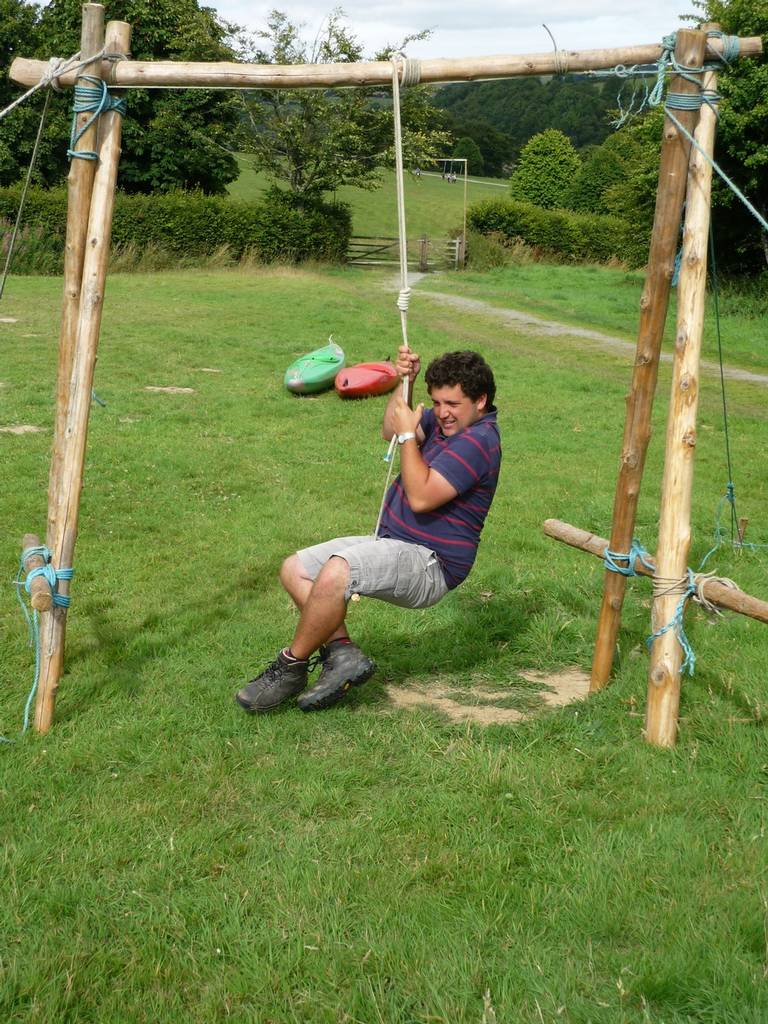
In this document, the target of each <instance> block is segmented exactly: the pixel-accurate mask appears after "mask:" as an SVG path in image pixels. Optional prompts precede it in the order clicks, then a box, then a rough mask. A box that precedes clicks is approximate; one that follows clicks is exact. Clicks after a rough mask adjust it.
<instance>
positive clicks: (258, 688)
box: [235, 651, 309, 712]
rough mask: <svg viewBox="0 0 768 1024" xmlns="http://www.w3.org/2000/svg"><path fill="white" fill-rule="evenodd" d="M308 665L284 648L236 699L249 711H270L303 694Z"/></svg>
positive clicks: (236, 695)
mask: <svg viewBox="0 0 768 1024" xmlns="http://www.w3.org/2000/svg"><path fill="white" fill-rule="evenodd" d="M308 667H309V666H308V663H307V662H306V661H294V660H293V659H292V658H286V656H285V655H284V654H283V652H282V651H281V652H280V653H279V654H278V656H277V657H276V658H275V660H274V661H273V662H272V664H271V665H268V666H267V667H266V668H265V669H264V671H263V672H262V673H261V675H260V676H257V677H256V678H255V679H252V680H251V681H250V683H248V685H247V686H244V687H243V689H242V690H240V691H239V692H238V693H236V694H235V701H236V702H237V703H238V704H239V705H240V707H241V708H245V710H246V711H254V712H256V711H271V710H272V709H273V708H276V707H277V706H278V705H279V704H282V703H283V701H285V700H288V698H289V697H295V696H296V694H297V693H301V691H302V690H303V689H304V687H305V686H306V685H307V670H308Z"/></svg>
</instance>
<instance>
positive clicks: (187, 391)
mask: <svg viewBox="0 0 768 1024" xmlns="http://www.w3.org/2000/svg"><path fill="white" fill-rule="evenodd" d="M144 390H145V391H160V392H162V393H163V394H165V395H194V393H195V389H194V388H174V387H168V388H161V387H156V386H155V385H153V384H149V385H147V387H145V388H144Z"/></svg>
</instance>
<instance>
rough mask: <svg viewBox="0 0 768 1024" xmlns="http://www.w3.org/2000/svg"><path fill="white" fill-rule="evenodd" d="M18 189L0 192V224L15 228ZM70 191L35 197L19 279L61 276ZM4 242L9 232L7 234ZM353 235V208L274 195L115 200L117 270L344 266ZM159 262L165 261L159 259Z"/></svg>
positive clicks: (33, 192) (18, 260)
mask: <svg viewBox="0 0 768 1024" xmlns="http://www.w3.org/2000/svg"><path fill="white" fill-rule="evenodd" d="M19 197H20V190H19V189H18V188H8V189H0V221H3V222H9V223H10V224H12V223H13V221H14V220H15V218H16V211H17V210H18V205H19ZM66 217H67V195H66V190H65V189H55V190H50V191H44V190H42V189H30V191H29V194H28V196H27V201H26V205H25V208H24V217H23V224H24V232H25V233H26V234H25V235H24V239H23V242H24V244H23V245H17V250H16V253H17V255H16V257H15V258H14V262H13V270H14V271H15V272H16V273H60V272H61V269H62V265H63V251H64V240H65V236H66ZM2 230H3V237H4V238H5V239H6V242H5V244H6V251H7V244H8V243H7V238H8V237H9V233H10V229H9V228H8V227H5V226H3V229H2ZM351 231H352V219H351V215H350V212H349V208H348V207H346V206H345V205H343V204H337V203H323V202H315V203H312V204H307V203H306V202H305V203H304V204H302V205H299V204H298V203H297V202H296V201H295V200H294V199H292V198H291V197H290V196H288V195H287V194H286V193H284V192H280V191H278V190H277V189H273V190H272V191H270V192H268V193H267V194H266V195H265V196H264V198H263V199H262V200H261V201H260V202H257V203H249V202H242V201H235V200H231V199H227V198H224V197H220V196H206V195H203V194H202V193H199V192H170V193H165V194H155V195H141V194H139V195H126V194H124V193H118V195H117V196H116V200H115V211H114V217H113V222H112V247H113V251H114V252H115V254H116V259H115V265H116V268H128V267H130V266H140V265H144V264H149V265H154V264H157V263H158V261H159V262H161V263H163V264H166V262H170V264H171V265H173V264H174V263H175V264H176V265H178V264H179V263H182V264H184V265H189V264H190V263H194V262H197V263H203V262H204V263H206V264H208V265H210V263H211V260H213V261H214V262H216V263H219V264H221V263H223V262H227V261H239V260H240V259H241V258H243V256H246V257H247V259H248V260H249V261H250V262H261V263H271V262H274V261H276V260H277V261H283V262H291V263H300V262H303V261H305V260H318V261H329V262H341V261H342V260H344V258H345V256H346V252H347V246H348V243H349V237H350V234H351ZM161 254H162V259H161V258H160V256H161Z"/></svg>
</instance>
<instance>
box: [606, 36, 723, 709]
mask: <svg viewBox="0 0 768 1024" xmlns="http://www.w3.org/2000/svg"><path fill="white" fill-rule="evenodd" d="M705 46H706V34H705V33H704V32H698V31H696V32H695V31H692V30H682V31H680V32H678V34H677V46H676V48H675V57H676V59H677V61H678V63H680V64H683V65H684V66H686V67H701V65H702V64H703V63H704V49H705ZM669 89H670V92H675V93H682V94H685V95H696V94H698V92H699V86H698V84H697V83H696V82H692V81H689V80H688V79H686V78H682V77H681V76H679V75H678V76H675V77H674V78H673V79H672V81H671V82H670V86H669ZM676 117H677V119H678V121H679V122H680V124H682V125H683V126H684V127H685V128H686V130H687V131H689V132H690V133H691V134H692V133H693V130H694V128H695V126H696V122H697V120H698V117H699V112H698V110H679V111H676ZM690 148H691V147H690V143H689V142H688V140H687V139H686V138H685V136H684V135H683V133H682V132H681V131H679V129H678V128H677V127H676V126H675V124H674V123H673V122H672V121H671V120H670V119H669V118H668V117H667V118H665V120H664V135H663V139H662V145H661V163H660V166H659V186H658V192H657V195H656V213H655V216H654V221H653V234H652V236H651V247H650V252H649V255H648V271H647V273H646V278H645V288H644V289H643V295H642V298H641V300H640V325H639V328H638V333H637V354H636V356H635V368H634V371H633V374H632V386H631V389H630V392H629V395H628V396H627V415H626V420H625V423H624V439H623V441H622V446H621V462H620V465H619V477H618V480H617V482H616V495H615V498H614V503H613V521H612V526H611V541H610V550H611V551H617V552H628V551H629V549H630V546H631V544H632V537H633V534H634V531H635V518H636V515H637V502H638V498H639V496H640V485H641V482H642V478H643V469H644V467H645V456H646V452H647V450H648V442H649V441H650V437H651V411H652V409H653V398H654V395H655V392H656V382H657V380H658V375H659V355H660V352H661V342H662V337H663V335H664V324H665V322H666V319H667V309H668V306H669V292H670V287H671V281H672V275H673V272H674V264H675V253H676V251H677V246H678V240H679V237H680V221H681V218H682V212H683V203H684V201H685V189H686V178H687V172H688V156H689V152H690ZM625 588H626V579H625V578H624V576H621V575H620V574H619V573H616V572H611V571H609V570H606V573H605V579H604V581H603V601H602V605H601V607H600V617H599V619H598V624H597V637H596V640H595V653H594V657H593V660H592V677H591V680H590V690H591V691H595V690H600V689H602V688H603V687H604V686H605V685H606V683H607V682H608V679H609V677H610V674H611V667H612V665H613V658H614V654H615V651H616V640H617V637H618V634H619V627H620V626H621V609H622V605H623V603H624V591H625Z"/></svg>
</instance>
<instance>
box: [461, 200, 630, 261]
mask: <svg viewBox="0 0 768 1024" xmlns="http://www.w3.org/2000/svg"><path fill="white" fill-rule="evenodd" d="M467 224H468V226H469V227H470V228H472V229H473V230H474V231H478V232H480V233H481V234H484V235H490V234H494V233H495V234H497V235H498V236H500V237H503V238H506V239H508V240H509V241H513V240H515V239H521V240H522V241H523V242H525V244H526V245H528V246H532V247H533V248H534V249H540V250H542V251H543V252H544V253H546V254H548V255H551V256H556V257H559V258H562V259H566V260H574V261H579V260H588V261H592V262H596V263H605V262H607V261H608V260H617V259H618V260H625V261H630V262H631V263H632V264H633V265H635V266H637V265H640V264H641V263H642V260H640V261H638V259H637V254H632V250H631V246H630V239H631V232H630V230H629V226H628V225H627V224H626V222H625V221H623V220H621V219H620V218H618V217H609V216H601V215H598V214H586V213H573V212H572V211H570V210H544V209H542V208H541V207H539V206H534V205H533V204H532V203H521V202H516V201H514V200H508V199H486V200H484V201H483V202H480V203H477V204H475V205H473V206H471V207H470V208H469V210H468V211H467ZM630 255H634V258H633V259H632V260H630Z"/></svg>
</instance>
